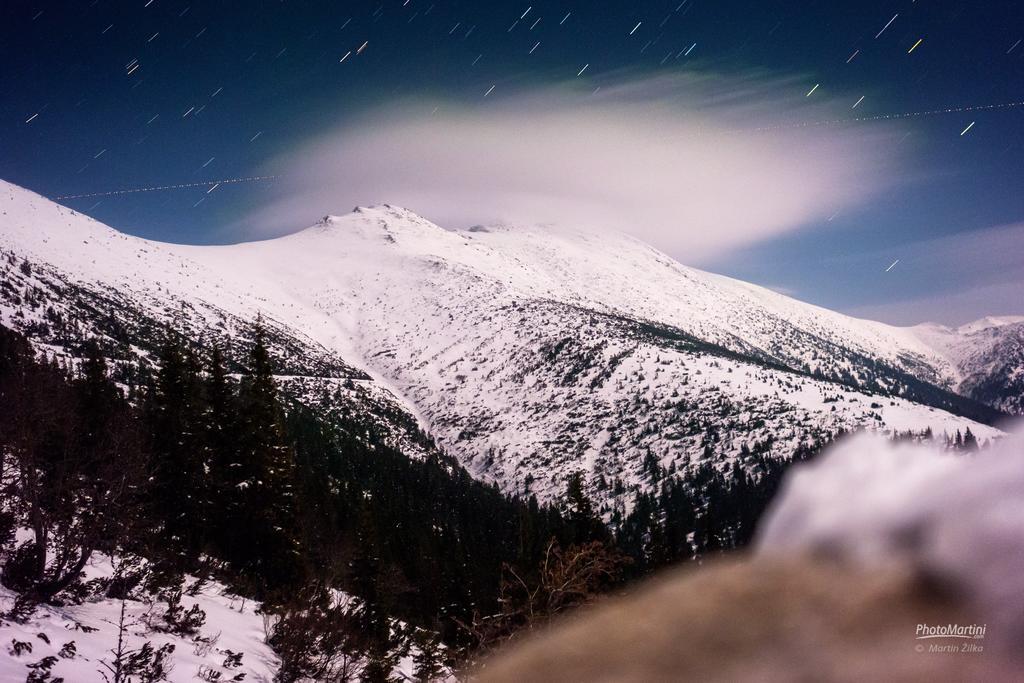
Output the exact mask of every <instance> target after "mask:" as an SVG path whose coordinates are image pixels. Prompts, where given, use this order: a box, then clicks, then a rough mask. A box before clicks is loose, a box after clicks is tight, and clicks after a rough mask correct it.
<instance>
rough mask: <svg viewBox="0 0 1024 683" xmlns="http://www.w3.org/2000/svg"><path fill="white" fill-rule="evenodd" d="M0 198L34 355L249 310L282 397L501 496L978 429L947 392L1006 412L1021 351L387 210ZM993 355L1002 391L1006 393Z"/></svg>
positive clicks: (626, 246) (220, 333) (0, 191)
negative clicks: (871, 440) (192, 240)
mask: <svg viewBox="0 0 1024 683" xmlns="http://www.w3.org/2000/svg"><path fill="white" fill-rule="evenodd" d="M0 211H2V215H0V250H2V252H3V257H2V258H0V271H2V273H3V286H2V288H0V320H2V321H3V322H4V324H8V325H13V326H15V327H17V328H19V329H21V330H23V331H25V332H26V333H28V334H29V335H30V336H31V337H32V338H33V339H34V340H35V342H36V343H37V345H38V346H39V347H41V348H44V349H51V350H54V351H60V352H62V353H67V352H71V353H73V351H74V347H75V343H76V340H80V339H81V337H82V336H84V335H94V334H100V335H103V336H105V337H106V338H107V339H108V340H111V341H116V342H117V343H118V344H119V348H120V349H121V354H120V359H121V363H122V365H123V366H124V368H125V370H124V371H125V372H130V367H131V363H132V361H133V359H136V358H138V357H139V356H142V357H145V356H146V355H147V354H148V353H150V352H151V350H152V348H153V345H154V343H155V338H156V334H155V332H156V330H157V329H158V327H159V326H160V325H161V324H167V323H172V324H174V325H175V326H177V327H178V328H179V329H183V330H184V331H185V332H186V334H189V335H190V336H192V337H193V338H195V339H200V340H202V339H212V338H218V339H219V340H220V341H222V343H227V344H228V345H229V347H230V348H236V347H238V348H240V347H242V346H244V343H245V340H246V339H247V338H248V337H249V336H251V333H252V324H253V321H254V320H255V318H256V317H257V315H259V316H262V318H263V321H264V324H265V325H266V326H267V327H268V328H270V329H271V330H272V333H273V334H272V342H273V352H274V354H275V356H276V357H277V360H278V363H279V368H280V369H279V372H280V373H281V375H282V380H283V382H284V383H285V385H286V386H287V387H288V388H290V389H291V390H292V391H293V392H294V393H296V394H298V395H300V396H303V397H304V398H306V399H307V400H311V401H315V402H318V403H319V404H321V405H323V406H325V407H326V408H329V409H337V410H345V411H347V412H349V413H350V414H360V415H364V414H365V416H366V420H367V425H368V428H374V429H382V430H385V431H386V432H387V433H388V434H390V435H391V436H392V437H393V439H394V440H395V441H396V442H397V443H399V444H400V445H402V446H403V447H404V448H406V449H407V450H408V451H409V452H410V454H411V455H413V456H415V455H417V453H422V452H424V451H425V450H426V449H430V448H432V447H433V446H432V444H431V443H430V441H429V440H428V439H424V438H423V437H422V435H421V434H420V433H419V429H418V427H421V428H423V429H425V430H427V431H428V432H429V434H430V435H431V436H432V437H433V438H434V439H435V440H436V441H437V443H438V444H439V445H440V446H441V447H442V448H443V449H445V450H447V451H448V452H450V453H451V454H453V455H455V456H456V457H457V458H458V459H459V460H460V461H461V462H462V463H463V464H464V465H465V466H466V467H467V468H468V469H469V470H470V471H471V472H472V473H474V474H476V475H477V476H480V477H483V478H487V479H491V480H494V481H496V482H498V483H499V484H500V485H501V486H502V487H503V488H505V489H506V490H509V491H522V490H524V489H527V488H529V490H531V491H532V492H535V493H537V494H538V495H539V496H541V497H549V496H551V495H553V494H554V493H556V492H557V491H560V490H561V488H562V486H563V485H564V477H565V476H566V475H567V474H568V473H570V472H572V471H576V470H581V469H582V470H584V471H585V472H586V473H587V474H588V475H589V476H590V482H591V485H592V486H593V487H594V492H595V493H596V494H598V495H599V496H600V497H601V498H602V499H604V500H607V499H609V498H614V497H616V495H617V494H622V493H625V492H626V491H628V490H629V489H630V488H631V487H633V486H636V485H640V484H641V482H643V481H646V479H645V475H644V468H645V467H648V466H649V465H650V462H651V461H652V460H654V461H657V462H659V463H661V464H662V465H663V466H665V467H668V468H669V469H676V470H677V471H678V470H681V469H683V468H686V467H690V466H695V465H697V464H699V463H700V462H701V461H702V460H704V459H708V458H710V459H711V460H712V463H714V464H719V465H721V464H723V463H728V462H731V461H733V460H735V459H739V460H740V461H741V462H742V463H744V464H750V465H751V466H753V463H754V462H755V461H756V457H757V456H759V455H761V454H765V453H768V454H771V455H772V456H775V457H781V458H785V457H788V455H789V454H790V453H792V451H793V449H794V448H795V447H796V446H797V445H798V444H799V443H801V442H806V441H809V440H812V439H815V438H817V437H819V436H822V435H825V434H827V433H831V432H834V431H836V430H838V429H852V428H856V427H861V426H863V427H868V428H871V429H879V430H889V431H891V430H907V429H914V430H923V429H925V428H929V427H930V428H931V429H932V430H933V432H935V433H936V434H939V435H941V434H942V433H943V432H949V433H952V432H953V431H955V430H957V429H960V430H963V429H966V428H968V427H969V428H970V429H971V430H972V431H973V432H974V433H975V434H976V435H978V436H979V438H982V439H986V438H992V437H994V436H997V435H999V434H1000V432H999V431H998V429H996V428H994V427H991V426H988V425H986V424H982V423H985V422H987V423H991V422H992V421H993V420H995V419H996V418H998V416H999V413H998V412H997V411H996V410H994V409H993V408H991V407H989V406H985V405H983V404H982V403H980V402H977V401H974V400H971V399H970V398H968V397H964V396H961V395H959V394H957V393H954V390H959V391H963V392H966V393H968V394H970V395H974V396H976V398H979V399H982V400H986V401H989V398H988V397H989V396H990V395H991V394H990V393H986V392H991V391H992V390H991V389H990V388H989V385H991V384H993V383H994V384H996V385H998V388H997V389H996V390H995V391H997V392H1002V393H1001V394H999V397H998V398H996V399H993V400H990V401H989V402H990V404H991V405H994V406H998V407H1001V408H1004V409H1018V410H1019V408H1020V389H1019V381H1020V371H1021V368H1024V363H1021V361H1020V355H1017V356H1010V357H1009V358H1008V359H1006V358H1004V356H1003V355H1001V354H1002V353H1003V352H1002V351H1000V350H999V348H997V346H998V345H997V344H990V345H988V346H985V348H986V349H988V351H987V353H988V356H987V357H989V360H988V361H982V360H979V359H978V358H977V357H976V356H975V355H972V354H970V353H966V352H965V353H961V352H959V351H954V350H953V349H959V348H960V347H959V346H958V345H957V344H958V343H959V342H955V340H957V339H961V338H970V339H974V335H976V334H982V333H983V332H984V330H981V331H967V332H963V333H961V332H955V331H950V332H949V334H948V335H946V336H943V335H942V334H940V333H939V332H937V331H935V329H933V328H928V329H927V330H923V328H896V327H892V326H888V325H884V324H882V323H877V322H872V321H866V320H858V319H854V318H850V317H848V316H844V315H841V314H839V313H835V312H833V311H829V310H826V309H823V308H820V307H817V306H812V305H809V304H805V303H801V302H799V301H796V300H794V299H791V298H788V297H785V296H783V295H780V294H777V293H774V292H772V291H769V290H767V289H764V288H761V287H757V286H754V285H750V284H747V283H743V282H739V281H737V280H733V279H730V278H726V277H722V276H719V275H713V274H710V273H706V272H703V271H700V270H696V269H692V268H687V267H685V266H682V265H680V264H679V263H677V262H675V261H673V260H672V259H670V258H669V257H667V256H665V255H664V254H662V253H660V252H658V251H657V250H655V249H652V248H651V247H649V246H647V245H645V244H643V243H641V242H639V241H637V240H635V239H633V238H630V237H627V236H624V235H618V234H600V235H598V234H591V233H586V232H579V231H568V230H562V229H556V228H553V227H548V226H535V227H529V226H527V227H522V226H515V227H511V226H496V227H476V228H471V229H469V230H465V231H453V230H445V229H443V228H441V227H439V226H436V225H434V224H432V223H430V222H429V221H427V220H425V219H423V218H421V217H419V216H417V215H415V214H413V213H412V212H409V211H407V210H404V209H400V208H396V207H391V206H379V207H373V208H357V209H356V210H355V211H353V212H352V213H350V214H347V215H344V216H338V217H327V218H325V219H323V220H322V221H321V222H320V223H318V224H317V225H315V226H313V227H311V228H309V229H307V230H304V231H302V232H299V233H296V234H293V235H290V236H287V237H283V238H278V239H274V240H268V241H262V242H251V243H244V244H237V245H231V246H204V247H197V246H181V245H170V244H161V243H155V242H151V241H146V240H142V239H139V238H135V237H130V236H127V235H124V234H121V233H118V232H116V231H114V230H112V229H111V228H108V227H106V226H104V225H102V224H100V223H97V222H96V221H93V220H92V219H90V218H88V217H86V216H82V215H80V214H77V213H76V212H74V211H71V210H69V209H66V208H64V207H60V206H58V205H56V204H54V203H52V202H50V201H48V200H46V199H45V198H42V197H40V196H38V195H35V194H33V193H31V192H29V191H27V190H24V189H21V188H18V187H16V186H13V185H10V184H3V185H0ZM26 262H27V265H26ZM1017 324H1018V323H1009V324H1008V325H1004V326H1002V327H1000V328H998V329H1004V328H1005V329H1013V328H1014V325H1017ZM986 329H991V328H986ZM1018 335H1019V330H1018ZM1004 339H1005V340H1006V343H1008V344H1009V343H1013V341H1014V339H1016V341H1017V342H1019V341H1020V337H1019V336H1017V337H1012V336H1010V335H1005V336H1004ZM982 346H984V345H982V344H980V342H979V344H978V345H977V346H976V347H972V348H981V347H982ZM1021 348H1024V346H1022V345H1020V344H1019V343H1018V346H1017V347H1016V349H1017V352H1018V354H1019V353H1020V350H1021ZM1014 359H1016V360H1014ZM1000 360H1008V362H1011V363H1013V362H1015V363H1016V365H1015V368H1016V370H1015V372H1016V373H1017V374H1016V375H1014V377H1015V378H1016V379H1015V380H1014V381H1016V382H1017V384H1013V383H1012V382H1010V383H1007V384H1005V386H1004V385H1000V384H999V378H1000V376H1001V375H1000V374H999V373H1001V372H1002V370H1001V369H999V368H997V367H996V366H997V365H998V362H999V361H1000ZM986 373H987V374H986ZM975 374H977V375H978V376H979V377H982V376H983V377H984V379H983V380H982V379H979V380H973V379H971V378H972V377H974V376H975ZM1014 392H1016V393H1015V394H1014ZM1014 397H1016V398H1014ZM604 487H607V490H606V491H604V492H602V489H604Z"/></svg>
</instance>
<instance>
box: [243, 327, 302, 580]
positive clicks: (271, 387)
mask: <svg viewBox="0 0 1024 683" xmlns="http://www.w3.org/2000/svg"><path fill="white" fill-rule="evenodd" d="M235 464H236V463H232V466H233V465H235ZM237 465H238V467H237V468H234V467H233V468H232V469H236V470H237V471H236V472H234V474H233V476H232V477H231V479H232V480H233V482H232V483H234V492H233V495H234V496H235V497H236V499H235V504H234V505H233V508H234V510H235V512H236V514H238V515H239V517H238V518H236V519H234V520H233V522H234V523H235V524H237V525H238V528H236V529H233V532H235V533H238V539H239V541H240V543H239V544H237V545H236V547H235V549H234V550H235V557H233V558H231V559H232V560H234V561H235V562H236V563H238V565H239V569H240V570H241V572H242V573H243V574H244V575H245V576H247V577H248V578H249V579H250V580H251V581H252V582H253V586H254V590H257V591H258V592H261V593H262V592H265V591H267V590H268V589H271V588H282V587H284V586H286V585H287V584H289V583H294V582H295V581H296V580H297V579H298V576H297V575H296V572H297V569H298V566H299V564H300V563H299V556H298V555H299V548H298V543H297V535H296V533H295V524H294V521H295V516H294V505H295V500H294V480H295V471H294V465H295V461H294V452H293V450H292V448H291V447H290V446H289V445H288V444H287V443H286V442H285V439H284V433H283V415H282V410H281V404H280V402H279V398H278V393H277V385H276V382H275V381H274V375H273V366H272V364H271V360H270V353H269V351H268V349H267V345H266V340H265V336H264V331H263V328H262V326H260V325H257V328H256V338H255V340H254V344H253V347H252V350H251V352H250V354H249V374H248V375H247V376H246V377H245V378H244V380H243V382H242V386H241V390H240V398H239V425H238V457H237ZM239 532H240V533H239Z"/></svg>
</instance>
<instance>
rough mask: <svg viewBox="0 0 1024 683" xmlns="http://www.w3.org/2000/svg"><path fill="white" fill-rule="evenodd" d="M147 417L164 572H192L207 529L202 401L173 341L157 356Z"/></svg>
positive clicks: (186, 353)
mask: <svg viewBox="0 0 1024 683" xmlns="http://www.w3.org/2000/svg"><path fill="white" fill-rule="evenodd" d="M159 360H160V369H159V371H158V372H157V375H156V383H155V387H154V390H153V392H152V395H151V396H150V400H149V404H148V407H147V413H148V416H149V421H150V424H151V433H152V448H153V454H154V458H155V462H154V465H155V467H154V481H153V495H152V505H153V508H154V512H155V514H156V517H157V519H159V520H163V532H164V533H163V540H162V543H163V544H165V551H170V552H164V553H162V554H164V555H165V559H167V561H168V562H170V566H169V567H167V568H168V569H171V570H174V571H186V570H190V569H192V568H194V566H195V563H196V561H197V560H198V557H199V554H200V552H201V551H202V550H203V547H204V545H205V541H206V529H207V528H208V519H207V514H208V511H207V509H206V502H207V500H208V497H209V496H208V494H207V478H206V470H207V464H206V462H205V455H206V447H205V440H204V436H205V435H204V434H203V433H202V428H201V416H202V414H203V413H204V410H205V409H204V397H203V391H202V383H201V380H200V376H199V366H198V360H197V359H196V356H195V353H194V351H192V350H191V349H188V348H186V347H185V346H184V345H183V344H182V342H181V340H180V339H179V338H177V337H176V336H174V335H171V336H169V337H168V339H167V340H166V342H165V343H164V346H163V348H162V349H161V352H160V358H159Z"/></svg>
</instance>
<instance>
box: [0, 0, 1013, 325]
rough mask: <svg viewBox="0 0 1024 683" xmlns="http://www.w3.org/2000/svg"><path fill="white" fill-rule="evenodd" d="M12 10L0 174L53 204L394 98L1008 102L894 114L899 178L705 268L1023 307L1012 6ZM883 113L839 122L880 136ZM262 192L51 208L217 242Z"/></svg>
mask: <svg viewBox="0 0 1024 683" xmlns="http://www.w3.org/2000/svg"><path fill="white" fill-rule="evenodd" d="M2 5H3V6H2V8H0V64H2V65H3V66H2V69H0V93H2V96H0V178H3V179H5V180H8V181H10V182H14V183H17V184H19V185H22V186H25V187H27V188H29V189H32V190H34V191H36V192H39V193H41V194H43V195H46V196H48V197H51V198H55V197H60V196H65V195H72V194H79V193H93V192H97V193H98V192H105V191H110V190H118V189H123V188H136V187H149V186H161V185H172V184H184V183H196V182H205V181H212V180H220V179H231V178H240V177H248V176H255V175H262V174H264V173H267V169H268V164H269V163H270V162H271V161H272V160H273V159H275V158H276V157H279V156H280V155H282V154H287V153H288V152H289V151H290V150H293V149H295V148H297V147H299V146H301V145H303V144H304V143H306V142H307V141H308V140H310V139H313V138H315V136H316V135H318V134H320V133H323V132H325V131H327V130H336V129H337V128H338V127H339V126H342V127H343V126H344V125H345V123H346V121H349V120H354V119H355V118H356V117H359V116H360V115H362V114H364V113H365V112H366V111H368V110H371V109H375V108H380V107H386V106H387V105H388V103H389V102H392V101H396V100H399V99H402V98H408V97H411V96H419V95H425V96H430V97H433V98H442V99H444V100H446V101H450V102H456V103H458V104H459V106H461V107H469V108H474V107H478V108H485V107H488V106H490V104H491V103H492V102H494V101H496V100H497V98H500V97H509V96H510V95H509V93H516V92H521V91H524V90H526V89H529V88H532V87H542V86H544V85H546V84H556V83H564V82H566V81H568V80H572V79H580V80H581V82H593V83H600V82H601V79H602V78H603V77H605V76H607V75H609V74H615V75H616V78H618V79H619V80H622V79H629V78H637V79H640V78H648V77H651V76H657V75H661V74H675V73H680V72H700V73H713V74H729V73H749V72H750V71H751V70H757V71H758V72H759V73H764V74H770V75H777V76H779V77H784V78H788V79H793V80H794V81H796V82H797V83H799V84H802V85H801V86H800V87H801V94H800V96H799V99H801V100H803V99H806V101H807V103H808V104H807V105H806V106H807V110H806V117H804V116H803V115H802V114H801V109H800V107H802V106H804V105H803V103H802V101H794V105H793V108H790V109H787V111H786V116H787V121H788V122H789V123H790V124H791V125H793V126H798V125H800V124H803V123H809V122H814V121H815V120H816V117H820V114H819V112H818V110H817V109H814V108H813V105H812V103H813V102H814V101H815V98H829V99H830V100H831V101H833V102H836V103H838V104H839V105H842V107H843V108H844V109H845V107H846V105H847V104H848V105H849V110H848V112H849V113H848V115H849V116H850V117H851V118H852V117H873V116H882V115H888V114H911V113H914V112H929V111H933V110H945V109H947V108H950V107H983V106H986V105H997V104H1012V103H1021V104H1014V106H1007V107H1000V108H995V109H977V110H974V111H960V112H950V113H939V114H932V115H921V116H913V117H908V118H905V119H902V120H900V121H899V125H900V126H902V128H901V130H902V131H904V132H903V133H902V135H901V136H900V137H898V138H896V141H895V142H893V143H892V144H893V145H897V146H899V149H898V150H896V153H898V154H899V155H900V157H901V159H902V163H901V167H900V168H901V174H900V177H899V178H898V179H893V182H891V183H890V182H889V179H886V182H885V183H884V185H885V187H883V188H882V189H881V190H880V191H878V192H876V193H875V194H874V195H873V196H872V197H871V198H870V200H868V201H864V202H859V203H857V204H856V205H853V206H848V207H837V211H836V212H835V213H834V215H832V216H830V217H829V218H830V220H827V221H825V220H822V221H816V222H813V223H811V224H807V225H802V226H800V227H799V228H798V229H794V230H792V231H790V232H788V233H786V234H784V235H782V236H774V237H772V238H771V239H767V240H762V241H757V242H754V243H751V244H747V245H745V246H743V247H741V248H734V249H731V250H729V252H728V253H723V254H719V255H717V256H715V257H714V258H712V259H709V260H705V261H704V262H701V263H699V264H696V265H700V266H701V267H704V268H707V269H709V270H713V271H716V272H721V273H724V274H728V275H732V276H735V277H739V278H742V279H746V280H750V281H753V282H757V283H759V284H763V285H766V286H770V287H773V288H776V289H778V290H779V291H784V292H786V293H789V294H792V295H794V296H796V297H798V298H801V299H804V300H808V301H812V302H814V303H819V304H821V305H825V306H828V307H831V308H836V309H839V310H843V311H845V312H850V313H853V314H859V315H866V316H870V317H877V318H879V319H884V320H887V321H891V322H896V323H901V324H902V323H907V324H909V323H915V322H920V321H922V320H925V319H934V320H939V321H941V322H947V323H955V324H959V323H962V322H966V321H967V320H970V319H973V318H977V317H981V316H982V315H987V314H1011V313H1017V314H1024V304H1019V303H1018V301H1017V299H1018V298H1019V299H1020V300H1022V301H1024V297H1019V294H1020V293H1021V292H1022V291H1024V288H1022V285H1024V242H1022V241H1021V240H1020V239H1018V238H1019V237H1021V236H1024V230H1022V229H1021V228H1020V225H1021V224H1024V102H1022V101H1024V43H1022V42H1021V40H1022V38H1024V6H1022V5H1021V4H1020V3H1014V2H984V3H979V2H966V1H965V2H931V1H925V0H922V1H920V2H911V1H910V0H900V1H892V0H889V1H884V2H881V1H879V2H871V1H856V2H853V1H849V2H843V1H832V0H829V1H820V2H811V1H808V2H792V1H791V2H769V1H764V2H734V1H731V0H714V1H712V0H688V1H687V2H683V3H682V4H680V0H672V1H670V2H628V3H626V2H624V3H597V2H566V1H564V0H560V1H558V2H542V1H537V0H523V1H522V2H517V3H508V2H478V1H477V2H458V1H450V0H388V1H385V2H370V3H366V2H312V1H309V2H301V1H298V0H293V1H290V2H270V1H266V2H255V1H253V2H238V1H235V2H216V1H204V2H197V1H194V0H191V1H190V0H148V1H147V0H131V1H128V0H125V1H121V2H110V1H107V0H95V1H94V2H88V1H85V0H83V1H80V2H70V1H66V2H23V1H21V0H14V1H8V2H3V3H2ZM894 16H895V19H893V17H894ZM890 20H891V23H888V24H887V22H890ZM883 27H885V28H884V30H883ZM918 41H920V42H918ZM915 45H916V46H915ZM346 55H348V56H347V57H346ZM851 57H852V59H851ZM584 65H587V66H586V69H585V70H584V72H583V73H582V74H580V75H577V74H578V73H579V71H580V70H581V69H582V68H583V67H584ZM816 84H817V85H818V88H817V90H815V91H814V92H812V93H811V95H810V96H805V95H803V92H802V91H803V90H807V91H810V90H811V89H812V88H813V87H814V86H815V85H816ZM492 87H493V89H492ZM861 96H863V97H864V99H863V100H862V101H861V102H860V103H859V104H858V105H857V106H856V108H853V105H854V103H856V102H857V101H858V99H859V98H860V97H861ZM773 123H775V121H773ZM888 123H889V120H888V119H881V120H880V121H877V122H875V121H863V122H850V123H845V124H840V125H838V126H835V128H841V129H842V130H843V132H844V134H846V135H851V134H852V135H859V134H863V135H865V136H869V135H871V134H872V132H873V128H874V127H877V126H884V125H888ZM972 124H973V125H972ZM826 128H827V127H826ZM965 129H966V132H965ZM763 134H764V135H771V132H770V131H768V132H765V133H763ZM268 184H269V181H262V182H249V183H237V184H230V185H222V186H220V187H218V188H217V189H216V191H214V192H210V193H207V190H208V189H209V188H208V187H192V188H186V189H179V190H169V191H155V192H146V193H138V194H133V195H127V196H125V195H119V196H108V197H95V198H93V197H89V198H82V199H70V200H61V201H62V203H65V204H67V205H69V206H71V207H73V208H75V209H78V210H81V211H83V212H85V213H88V214H89V215H92V216H94V217H95V218H97V219H98V220H101V221H103V222H105V223H107V224H109V225H111V226H113V227H115V228H117V229H119V230H123V231H125V232H128V233H131V234H136V235H140V236H143V237H147V238H153V239H160V240H167V241H174V242H185V243H215V242H230V241H235V240H238V239H240V238H242V237H244V235H243V234H241V233H238V232H237V228H236V227H227V226H237V225H238V221H239V220H240V219H241V218H243V217H244V216H246V215H247V214H248V213H249V211H250V210H251V208H252V207H253V206H254V205H256V204H258V203H259V202H260V201H261V199H262V198H263V197H264V196H265V194H266V193H267V192H268V190H269V187H268ZM369 201H371V198H368V199H367V203H369ZM395 201H396V202H397V201H399V200H398V199H397V198H396V200H395ZM350 208H351V206H338V207H336V209H335V210H334V211H335V212H336V213H340V212H343V211H346V210H349V209H350ZM410 208H412V209H414V210H416V209H417V207H416V206H410ZM427 217H428V218H429V217H431V216H430V215H429V214H428V215H427ZM298 219H301V220H300V223H301V222H302V221H305V223H309V222H311V221H309V220H305V219H306V217H305V216H303V217H298ZM538 219H543V217H542V216H541V217H538ZM1000 226H1009V227H1003V228H1000ZM993 252H998V253H993ZM989 254H991V255H992V258H991V260H987V255H989ZM672 255H673V256H675V257H677V258H679V260H681V261H683V262H687V259H686V258H685V254H679V253H673V254H672ZM897 259H899V262H898V263H897V264H896V265H895V266H894V267H892V268H891V269H890V270H889V271H886V268H887V267H889V266H890V264H892V263H893V262H894V261H896V260H897Z"/></svg>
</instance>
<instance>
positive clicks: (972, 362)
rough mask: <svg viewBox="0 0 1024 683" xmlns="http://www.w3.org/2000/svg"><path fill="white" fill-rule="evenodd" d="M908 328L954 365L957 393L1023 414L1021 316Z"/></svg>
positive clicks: (1023, 326) (1023, 333)
mask: <svg viewBox="0 0 1024 683" xmlns="http://www.w3.org/2000/svg"><path fill="white" fill-rule="evenodd" d="M910 329H911V330H912V331H913V332H914V334H915V335H917V337H918V338H919V339H921V340H922V341H924V342H925V343H926V344H928V345H929V346H931V347H932V348H934V349H936V350H937V351H938V352H939V353H940V354H941V355H942V356H943V357H944V358H946V359H947V360H948V361H949V363H950V364H951V365H952V366H953V367H954V368H956V371H957V377H958V381H957V384H956V385H955V388H956V390H957V391H958V392H959V393H961V394H964V395H965V396H971V397H972V398H975V399H977V400H979V401H982V402H984V403H987V404H989V405H992V406H995V407H996V408H999V409H1000V410H1003V411H1005V412H1008V413H1013V414H1016V415H1021V414H1024V317H1021V316H998V317H996V316H989V317H986V318H982V319H980V320H976V321H974V322H972V323H968V324H966V325H961V326H960V327H957V328H950V327H946V326H944V325H918V326H916V327H914V328H910Z"/></svg>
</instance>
